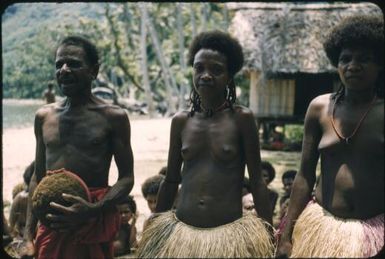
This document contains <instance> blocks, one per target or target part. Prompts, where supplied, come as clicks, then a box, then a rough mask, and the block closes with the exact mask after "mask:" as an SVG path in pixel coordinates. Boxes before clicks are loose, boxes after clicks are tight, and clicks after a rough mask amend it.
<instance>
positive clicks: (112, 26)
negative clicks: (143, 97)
mask: <svg viewBox="0 0 385 259" xmlns="http://www.w3.org/2000/svg"><path fill="white" fill-rule="evenodd" d="M105 8H106V9H105V13H104V14H105V16H106V18H107V21H108V25H109V26H110V30H111V34H112V37H113V39H112V41H113V43H114V47H115V50H116V52H115V57H116V62H117V64H116V65H117V66H118V67H120V68H121V69H122V71H123V73H124V74H125V75H126V76H127V77H128V78H129V79H130V80H131V82H132V83H133V84H134V85H135V86H136V87H137V88H138V89H140V90H141V91H144V89H143V88H142V87H141V86H140V85H139V83H138V82H137V81H136V79H135V77H134V75H131V74H130V72H129V69H128V67H127V65H126V63H125V62H124V61H123V60H122V54H121V53H122V50H121V48H120V46H119V43H118V38H119V32H118V31H117V30H116V25H115V23H114V21H113V17H112V15H111V14H110V8H109V5H108V4H106V5H105Z"/></svg>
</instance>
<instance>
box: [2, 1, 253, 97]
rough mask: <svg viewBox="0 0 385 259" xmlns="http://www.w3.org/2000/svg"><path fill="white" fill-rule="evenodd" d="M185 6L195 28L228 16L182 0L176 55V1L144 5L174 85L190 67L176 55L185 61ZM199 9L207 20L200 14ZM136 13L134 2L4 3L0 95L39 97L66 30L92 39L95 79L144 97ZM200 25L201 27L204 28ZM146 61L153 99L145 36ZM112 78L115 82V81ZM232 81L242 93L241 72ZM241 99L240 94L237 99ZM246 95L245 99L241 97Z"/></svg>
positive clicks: (157, 74)
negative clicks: (96, 59) (180, 40)
mask: <svg viewBox="0 0 385 259" xmlns="http://www.w3.org/2000/svg"><path fill="white" fill-rule="evenodd" d="M190 8H192V9H193V14H194V18H195V22H196V31H197V32H198V33H199V32H200V31H202V30H210V29H220V30H227V27H226V26H227V24H228V22H229V20H230V19H231V17H230V16H231V15H229V17H227V15H226V17H224V14H225V13H226V14H227V11H226V10H224V8H225V5H224V4H223V3H199V2H197V3H183V4H182V18H183V33H184V42H185V49H184V53H179V48H178V34H177V33H178V30H177V29H176V28H177V24H176V22H177V21H176V15H175V12H176V3H171V2H169V3H148V5H147V9H148V13H149V17H150V19H151V20H152V22H153V24H154V25H155V29H156V31H157V34H158V37H159V39H160V42H161V45H162V46H161V47H162V51H163V55H164V56H165V59H166V62H167V63H168V65H169V67H170V70H171V73H172V74H173V76H174V77H175V80H176V83H177V85H178V88H179V87H180V85H182V84H183V83H185V84H186V83H187V85H189V86H191V71H189V70H188V69H187V71H182V70H183V69H181V66H180V63H179V60H180V59H179V57H180V55H183V56H184V57H185V60H186V56H187V50H188V45H189V43H190V42H191V40H192V37H193V35H192V32H193V28H192V22H191V18H192V17H191V12H190ZM203 10H206V11H208V12H207V20H206V21H204V19H203V18H202V17H203V15H202V12H203ZM140 15H141V12H140V10H139V5H138V3H135V2H127V3H62V4H56V3H33V4H31V3H21V4H14V5H11V6H10V7H8V8H7V9H6V11H5V13H4V16H3V19H2V28H3V37H2V41H3V48H2V54H3V96H4V97H5V98H41V94H42V92H43V91H44V89H45V88H46V86H47V83H48V82H53V81H55V74H54V73H55V71H54V51H55V48H56V47H57V44H58V42H59V40H60V39H61V38H63V37H65V36H67V35H70V34H83V35H86V36H88V37H89V38H90V40H91V41H92V42H94V43H95V44H96V46H97V48H98V50H99V55H100V64H101V67H100V74H99V78H100V79H102V80H104V81H106V83H111V84H113V85H115V87H116V88H117V90H118V91H119V92H120V93H121V94H126V93H128V92H132V91H133V90H138V89H139V91H135V92H136V96H135V97H136V98H138V99H140V100H142V101H144V100H145V98H144V91H143V88H142V83H141V82H142V71H141V67H140V59H141V55H140V33H141V31H140V29H141V27H140V20H141V19H140ZM204 26H205V27H204ZM146 49H147V59H148V60H147V64H148V73H149V77H150V87H151V89H152V91H153V97H154V99H155V100H156V101H163V100H165V99H166V88H165V87H166V86H165V83H164V82H163V79H162V73H163V71H162V69H161V66H160V63H159V60H158V58H157V55H156V53H155V49H154V45H153V42H152V40H151V37H150V36H149V35H147V46H146ZM117 79H119V80H118V81H119V82H122V83H121V84H117V81H116V80H117ZM236 82H237V85H239V86H240V87H241V88H242V92H243V93H247V92H248V91H247V90H245V91H244V90H243V89H246V88H248V81H247V80H245V77H244V76H239V77H237V79H236ZM243 99H244V98H243ZM246 99H247V98H246Z"/></svg>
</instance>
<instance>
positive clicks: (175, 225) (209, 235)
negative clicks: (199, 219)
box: [136, 211, 274, 258]
mask: <svg viewBox="0 0 385 259" xmlns="http://www.w3.org/2000/svg"><path fill="white" fill-rule="evenodd" d="M267 227H268V223H265V222H264V221H263V220H262V219H260V218H258V217H257V216H256V215H255V214H252V213H247V214H245V215H244V216H243V217H242V218H240V219H238V220H236V221H234V222H231V223H228V224H225V225H222V226H218V227H213V228H197V227H193V226H190V225H187V224H185V223H183V222H181V221H180V220H178V219H177V218H176V216H175V214H174V212H171V211H168V212H165V213H162V214H161V215H160V216H158V217H156V218H154V219H153V220H152V222H151V223H150V225H149V226H148V227H147V228H146V229H145V231H144V232H143V235H142V239H141V240H140V242H139V247H138V250H137V254H136V256H137V257H140V258H210V257H211V258H213V257H214V258H248V257H249V258H250V257H253V258H256V257H257V258H260V257H273V252H274V247H273V243H272V239H271V236H270V234H269V232H268V231H267Z"/></svg>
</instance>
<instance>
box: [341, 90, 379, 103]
mask: <svg viewBox="0 0 385 259" xmlns="http://www.w3.org/2000/svg"><path fill="white" fill-rule="evenodd" d="M375 95H376V93H375V91H374V90H370V91H368V90H365V91H352V90H347V89H346V88H345V91H344V96H343V100H344V101H345V102H346V103H347V104H350V105H360V104H366V103H368V102H371V101H372V100H373V98H374V96H375Z"/></svg>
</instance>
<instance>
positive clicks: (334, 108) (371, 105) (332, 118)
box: [330, 95, 377, 144]
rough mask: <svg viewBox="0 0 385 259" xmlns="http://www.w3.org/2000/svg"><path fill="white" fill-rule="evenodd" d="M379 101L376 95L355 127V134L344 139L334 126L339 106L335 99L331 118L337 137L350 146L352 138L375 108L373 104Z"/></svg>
mask: <svg viewBox="0 0 385 259" xmlns="http://www.w3.org/2000/svg"><path fill="white" fill-rule="evenodd" d="M376 99H377V95H374V97H373V100H372V101H371V103H370V105H369V107H368V109H367V110H366V111H365V113H364V114H363V115H362V117H361V119H360V120H359V121H358V124H357V126H356V127H355V129H354V130H353V133H352V134H350V136H349V137H344V136H342V134H341V133H339V132H338V130H337V128H336V125H335V124H334V113H335V110H336V104H337V101H338V98H336V99H335V101H334V104H333V111H332V116H331V118H330V119H331V122H332V126H333V129H334V132H335V133H336V135H337V136H338V137H339V138H340V139H341V140H343V141H345V143H346V144H349V142H350V140H351V139H352V137H354V135H355V134H356V132H357V130H358V128H359V127H360V126H361V124H362V122H363V121H364V119H365V117H366V115H367V114H368V113H369V111H370V109H371V108H372V107H373V104H374V102H375V101H376Z"/></svg>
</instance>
